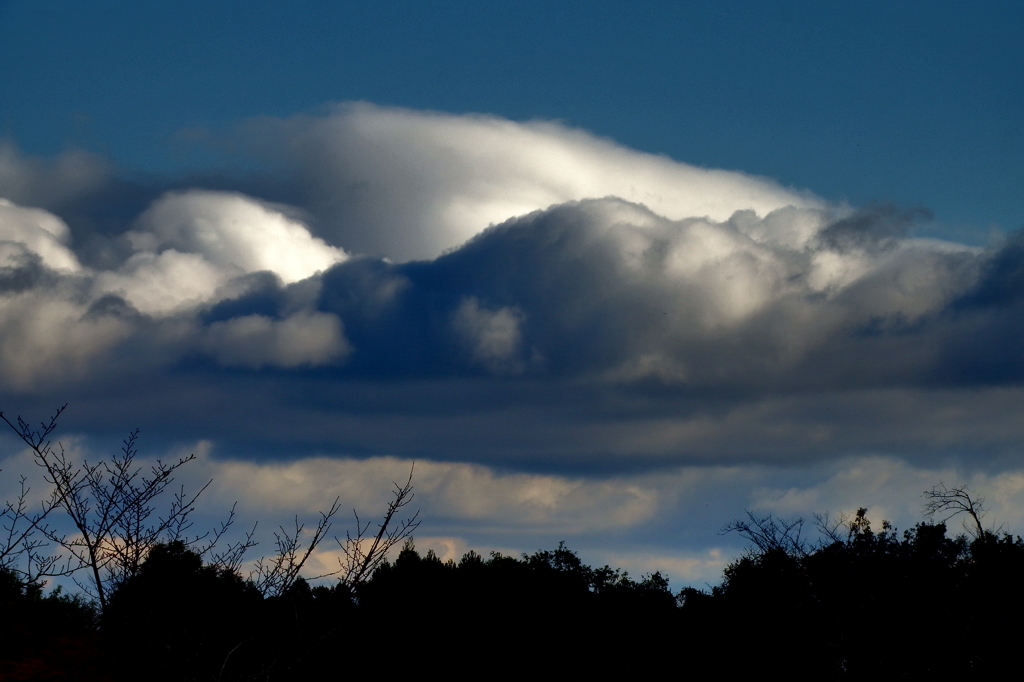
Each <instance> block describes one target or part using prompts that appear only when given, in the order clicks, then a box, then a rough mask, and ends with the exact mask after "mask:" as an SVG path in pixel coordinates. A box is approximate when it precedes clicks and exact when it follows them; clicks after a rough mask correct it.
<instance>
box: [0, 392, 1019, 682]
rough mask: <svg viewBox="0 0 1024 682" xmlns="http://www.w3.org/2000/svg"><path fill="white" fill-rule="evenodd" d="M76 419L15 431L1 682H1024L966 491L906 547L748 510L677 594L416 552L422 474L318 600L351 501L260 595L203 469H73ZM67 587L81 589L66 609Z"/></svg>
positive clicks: (282, 564)
mask: <svg viewBox="0 0 1024 682" xmlns="http://www.w3.org/2000/svg"><path fill="white" fill-rule="evenodd" d="M63 409H64V408H61V409H60V410H58V411H57V412H56V414H55V415H54V416H53V417H52V418H51V419H50V420H49V421H48V422H43V423H42V424H41V425H40V426H39V427H32V426H30V425H29V424H28V423H26V422H24V421H23V420H22V419H20V418H18V419H16V420H14V421H11V420H8V419H7V417H5V416H4V415H3V413H2V412H0V419H2V420H3V421H4V422H6V423H7V424H8V425H9V426H10V428H11V429H12V430H13V431H14V432H15V433H16V434H17V435H18V436H19V437H20V438H21V440H22V441H23V442H24V443H25V444H26V445H27V446H28V447H29V449H30V451H31V453H32V454H33V456H34V461H35V463H36V465H37V466H38V470H39V471H41V472H43V474H42V475H43V479H44V481H45V482H46V483H47V484H48V485H49V492H48V493H47V496H46V497H45V498H44V499H43V500H42V502H41V503H40V505H38V506H36V505H33V504H30V497H29V496H30V493H31V488H30V487H29V486H28V485H27V484H26V481H25V479H24V478H23V479H22V483H21V489H20V493H19V494H18V496H17V497H16V499H14V500H9V501H7V502H6V503H4V505H3V506H2V508H0V614H2V617H0V680H2V681H7V680H47V679H48V680H85V681H89V680H97V681H107V682H120V681H122V680H154V681H160V680H175V681H188V680H196V681H199V680H204V681H206V680H219V681H242V680H254V681H267V682H270V681H271V680H310V679H317V678H319V677H330V678H337V677H357V678H368V677H379V676H383V675H394V674H410V673H411V672H412V671H414V670H415V671H419V670H425V671H436V673H439V674H447V675H454V674H457V675H479V674H492V675H498V676H501V677H509V676H516V675H519V676H529V677H543V678H548V677H557V676H564V677H569V678H573V679H576V678H584V677H596V678H606V677H612V676H621V677H637V676H652V677H653V676H659V677H660V676H663V675H665V674H666V671H671V673H672V674H673V675H677V674H678V675H680V676H684V677H685V676H689V677H716V678H725V679H744V678H746V677H751V678H754V677H757V678H760V677H764V676H765V674H766V673H768V672H776V673H781V674H783V675H785V676H787V677H789V678H794V679H815V680H862V679H873V680H874V679H934V678H936V677H937V676H951V675H952V676H957V677H962V676H967V675H971V676H978V675H981V676H994V675H997V674H1005V673H1006V672H1007V671H1013V672H1016V669H1017V668H1018V667H1019V664H1018V657H1017V655H1016V645H1017V644H1018V642H1019V641H1020V638H1021V634H1022V630H1024V628H1022V626H1021V624H1020V623H1021V617H1020V614H1021V613H1024V608H1022V607H1024V581H1022V577H1024V540H1022V539H1021V538H1020V537H1019V536H1018V537H1014V536H1011V535H1009V534H1007V533H1002V532H998V531H993V530H990V529H986V528H985V527H984V525H983V523H982V519H983V517H984V515H985V510H984V506H983V500H982V499H980V498H977V497H976V496H974V495H973V493H972V492H971V491H970V490H969V489H968V488H966V487H964V486H960V487H953V488H947V487H945V486H944V485H942V484H940V485H939V486H936V487H935V488H933V489H932V490H931V491H927V492H925V498H926V504H925V507H924V511H925V517H926V521H924V522H921V523H919V524H918V525H916V526H915V527H914V528H912V529H910V530H907V531H904V532H902V533H898V532H897V531H896V530H895V529H894V528H892V527H891V526H890V525H889V524H888V523H887V522H883V523H882V527H881V530H879V531H875V530H873V529H872V527H871V524H870V523H869V521H868V519H867V516H866V511H865V510H864V509H860V510H859V511H858V512H857V513H856V514H854V515H850V516H840V517H838V518H831V517H829V516H828V515H824V516H819V517H816V521H817V523H816V527H817V530H818V536H817V539H816V540H814V541H811V540H808V539H807V538H806V537H805V536H804V534H803V533H804V528H805V524H804V522H803V520H801V519H796V520H791V521H786V520H783V519H778V518H774V517H772V516H757V515H755V514H752V513H749V512H748V514H747V518H745V519H741V520H738V521H736V522H734V523H732V524H729V525H728V526H727V527H726V528H725V529H724V530H725V531H727V532H736V533H739V534H740V535H742V536H743V537H744V538H746V540H747V541H748V543H749V549H748V550H747V552H746V553H745V554H743V555H742V556H741V557H739V558H738V559H736V560H735V561H733V562H732V563H730V564H729V565H728V566H727V567H726V569H725V571H724V575H723V578H722V581H721V583H720V584H718V585H717V586H714V587H708V588H707V589H700V588H695V587H687V588H684V589H682V590H680V591H679V592H678V593H673V592H672V591H671V589H670V587H669V584H668V581H667V580H666V579H665V578H664V577H663V576H662V575H661V574H659V573H654V574H652V575H647V576H643V577H641V578H640V579H639V580H637V579H634V578H631V577H630V576H629V575H628V574H626V573H624V572H622V571H620V570H618V569H612V568H610V567H608V566H605V567H602V568H592V567H590V566H587V565H586V564H584V563H583V562H582V561H581V560H580V559H579V557H578V556H577V555H576V554H575V553H574V552H573V551H571V550H569V549H568V548H566V547H565V546H564V545H559V547H558V548H557V549H554V550H548V551H538V552H535V553H534V554H531V555H526V554H524V555H522V556H520V557H513V556H505V555H502V554H498V553H494V554H491V555H490V556H489V557H483V556H480V555H478V554H476V553H474V552H469V553H467V554H466V555H465V556H463V557H462V558H461V559H460V560H458V561H442V560H441V559H440V558H439V557H437V556H436V555H435V554H434V553H433V552H429V551H428V552H427V553H426V554H425V555H423V554H420V553H419V552H418V551H417V550H416V548H415V546H414V545H413V543H412V538H411V534H412V532H413V531H414V530H415V529H416V528H417V526H418V521H417V517H418V512H417V513H413V514H412V515H411V516H410V517H408V518H405V519H404V520H402V518H401V516H400V515H401V514H403V513H404V509H405V508H406V507H407V506H408V505H409V503H410V502H411V501H412V499H413V493H412V472H410V476H409V479H408V480H407V481H406V482H405V484H404V485H402V484H398V483H396V484H395V487H394V490H393V491H392V499H391V501H390V502H389V503H388V505H387V509H386V511H385V512H384V514H383V517H382V519H381V520H380V522H379V523H377V524H376V525H374V524H372V523H368V522H362V521H360V519H359V518H358V516H357V517H356V518H355V525H356V527H355V530H354V531H353V532H351V533H346V535H345V537H344V539H341V538H335V539H336V540H337V542H338V550H337V552H338V554H339V557H340V558H339V563H338V568H337V570H335V571H334V572H332V573H331V574H330V576H320V577H321V578H324V579H325V580H326V581H323V580H321V581H319V582H318V583H317V584H310V583H309V582H307V581H306V580H305V579H303V577H302V574H303V573H302V572H303V568H304V565H305V563H306V560H307V559H308V558H309V557H310V556H311V553H312V552H313V551H314V549H316V548H317V546H318V544H319V543H320V542H322V541H323V540H325V538H327V537H329V536H328V533H329V531H330V529H331V524H332V522H333V519H334V518H335V516H336V514H337V513H338V510H339V502H338V501H337V500H336V501H335V502H334V504H333V505H331V506H330V507H329V508H328V510H327V511H325V512H321V514H320V518H319V520H318V521H317V523H316V524H315V526H313V525H310V527H309V528H305V527H304V526H303V525H302V524H301V523H300V522H299V520H298V519H296V521H295V527H294V529H293V530H287V529H285V528H280V529H279V531H280V532H279V533H275V537H276V544H275V552H274V554H273V555H272V556H265V557H262V558H258V559H256V560H255V561H250V562H248V565H249V566H250V568H251V570H249V571H248V573H247V574H243V572H242V569H243V566H244V565H246V563H247V562H246V561H245V559H244V555H245V552H246V551H248V550H250V549H252V548H253V547H254V546H255V545H256V542H255V541H254V540H253V533H254V530H255V529H254V530H252V531H249V532H248V533H247V534H245V535H244V537H243V538H242V539H240V540H235V541H234V542H233V543H229V544H226V545H225V544H224V542H226V539H227V538H228V535H227V532H228V530H229V528H230V527H231V525H232V523H233V519H234V511H233V510H232V512H231V515H230V516H229V517H228V519H227V520H226V521H225V522H224V523H222V524H221V525H220V526H219V528H217V529H215V530H213V531H210V532H208V533H200V534H198V535H196V534H190V533H191V532H192V531H190V528H191V525H192V524H191V520H190V514H191V512H192V510H193V503H194V502H195V500H196V499H197V498H198V496H199V493H196V494H192V495H186V493H185V491H184V490H183V489H181V490H180V491H179V492H176V493H173V494H170V495H168V494H165V491H167V490H169V489H170V490H172V491H173V489H171V488H169V486H170V484H171V483H172V481H173V474H174V472H175V471H177V470H178V469H179V468H180V467H181V466H184V465H186V464H187V463H188V462H189V461H191V459H192V458H191V457H187V458H182V459H180V460H179V461H177V462H172V463H170V464H165V463H161V462H159V461H157V463H156V464H155V465H153V466H152V467H151V471H150V473H149V474H144V473H143V472H142V468H141V467H140V466H139V465H137V464H136V450H135V443H136V441H137V436H138V432H134V433H132V434H131V435H129V437H128V438H127V439H125V442H124V447H123V449H122V451H121V453H120V454H118V455H115V456H113V457H111V458H110V459H109V460H106V461H97V462H93V463H89V462H86V461H82V462H80V463H79V462H76V461H75V460H73V459H72V458H71V457H70V456H68V455H66V454H65V452H64V450H63V448H61V447H60V444H59V443H57V444H56V445H53V444H52V443H51V441H50V440H49V437H50V434H51V433H52V432H53V431H54V429H55V428H56V423H57V418H58V417H59V416H60V414H61V412H62V411H63ZM199 492H200V493H201V492H202V490H200V491H199ZM168 498H169V499H168ZM958 515H959V516H960V518H963V519H965V520H966V521H967V524H965V526H964V527H965V530H967V533H963V534H959V535H951V534H950V533H948V532H947V527H946V524H945V522H946V521H948V520H949V519H951V518H953V517H954V516H958ZM61 518H63V519H64V521H63V522H62V523H63V524H64V525H63V526H62V525H61V523H58V519H61ZM937 519H938V520H937ZM68 524H70V526H71V527H72V528H73V529H74V532H70V533H69V532H66V531H64V530H62V528H65V527H68ZM968 524H969V525H968ZM371 528H375V530H371ZM403 542H404V546H403V545H402V544H400V543H403ZM399 548H401V550H400V551H398V550H399ZM392 549H394V551H395V552H397V554H395V552H392V551H391V550H392ZM391 557H393V559H392V558H391ZM53 578H63V579H64V580H65V581H68V580H70V581H72V582H73V583H74V584H75V585H76V586H77V588H78V591H77V592H75V593H67V592H64V591H63V590H61V589H59V588H58V589H56V590H52V591H50V592H49V593H46V592H45V590H44V586H45V585H46V583H47V581H48V580H50V579H53Z"/></svg>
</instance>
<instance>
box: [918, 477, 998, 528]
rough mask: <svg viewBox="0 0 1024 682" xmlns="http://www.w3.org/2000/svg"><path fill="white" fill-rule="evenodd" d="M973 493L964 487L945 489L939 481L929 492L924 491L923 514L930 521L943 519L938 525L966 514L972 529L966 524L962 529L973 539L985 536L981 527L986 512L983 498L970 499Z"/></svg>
mask: <svg viewBox="0 0 1024 682" xmlns="http://www.w3.org/2000/svg"><path fill="white" fill-rule="evenodd" d="M972 495H973V491H972V490H971V489H970V488H968V487H967V486H966V485H961V486H955V487H953V488H947V487H946V484H945V483H942V482H941V481H940V482H939V484H938V485H937V486H934V487H933V488H932V489H931V490H926V491H924V497H925V499H926V500H927V501H926V502H925V505H924V514H925V516H927V517H928V518H930V519H932V518H935V517H936V516H941V517H943V518H942V519H941V521H940V523H945V522H946V521H949V520H950V519H951V518H953V517H954V516H956V515H957V514H967V515H968V516H970V517H971V520H972V521H973V522H974V527H973V529H972V528H968V527H967V524H966V522H965V523H964V528H965V529H966V530H968V532H970V533H971V534H972V535H974V536H975V537H979V538H980V537H981V536H982V535H984V534H985V528H984V527H983V526H982V525H981V519H982V518H984V516H985V513H986V512H987V510H986V509H985V498H984V497H972Z"/></svg>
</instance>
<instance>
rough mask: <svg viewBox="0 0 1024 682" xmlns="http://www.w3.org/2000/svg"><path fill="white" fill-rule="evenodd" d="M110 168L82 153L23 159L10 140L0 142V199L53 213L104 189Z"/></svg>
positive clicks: (68, 152) (25, 157)
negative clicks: (58, 208)
mask: <svg viewBox="0 0 1024 682" xmlns="http://www.w3.org/2000/svg"><path fill="white" fill-rule="evenodd" d="M111 170H112V168H111V165H110V163H108V162H107V161H105V160H104V159H103V158H101V157H99V156H96V155H95V154H91V153H89V152H86V151H84V150H81V149H72V150H68V151H65V152H64V153H62V154H60V155H59V156H58V157H56V158H55V159H53V160H44V159H40V158H37V157H30V156H25V155H24V154H22V153H21V152H19V151H18V149H17V147H16V146H15V145H14V144H13V143H12V142H11V141H10V140H2V141H0V197H4V198H6V199H9V200H10V201H13V202H16V203H19V204H27V205H30V206H40V207H43V208H49V209H53V208H56V207H61V206H66V205H67V204H68V203H69V202H71V201H73V200H75V199H78V198H81V197H83V196H87V195H89V194H90V193H93V192H95V191H96V190H97V189H99V188H101V187H102V186H103V185H105V184H106V183H107V182H108V181H109V178H110V174H111Z"/></svg>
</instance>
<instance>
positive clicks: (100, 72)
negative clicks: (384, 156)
mask: <svg viewBox="0 0 1024 682" xmlns="http://www.w3.org/2000/svg"><path fill="white" fill-rule="evenodd" d="M1022 45H1024V4H1022V3H1019V2H972V3H966V2H960V3H952V2H905V3H882V2H861V3H853V4H842V5H840V4H833V3H816V2H776V3H755V2H648V3H644V4H643V5H642V6H638V5H636V4H635V3H624V2H606V1H594V0H591V1H589V2H558V3H551V2H532V1H523V2H487V3H474V2H452V1H450V0H445V1H442V2H430V3H426V2H386V3H385V2H381V3H364V2H335V3H321V2H291V3H287V4H285V3H270V2H261V1H254V0H247V1H246V2H224V1H218V2H191V1H181V2H174V3H135V2H121V1H93V2H88V3H79V2H38V1H33V2H20V1H14V2H4V3H2V4H0V131H2V133H3V134H4V135H5V136H7V137H8V138H10V139H13V140H14V141H15V142H16V143H17V144H18V145H19V146H20V147H21V149H22V150H23V151H25V152H28V153H32V154H43V155H51V154H55V153H57V152H59V151H60V150H62V149H63V148H65V147H67V146H69V145H78V146H84V147H86V148H88V149H92V150H94V151H98V152H101V153H103V154H105V155H108V156H110V157H112V158H113V160H114V161H115V162H116V163H117V164H118V165H119V166H120V167H121V168H122V169H126V170H127V171H132V170H149V171H178V170H182V169H183V168H185V167H188V166H191V165H193V164H195V163H196V162H197V161H198V160H199V159H200V158H201V157H200V156H199V155H197V154H196V153H194V150H193V151H189V148H188V146H187V145H184V144H182V143H181V142H180V140H181V138H180V136H178V135H177V133H178V132H179V131H180V130H182V129H185V128H213V129H222V128H224V127H226V126H229V125H230V124H232V123H233V122H235V121H238V120H240V119H244V118H246V117H251V116H257V115H274V116H287V115H291V114H294V113H296V112H300V111H310V110H316V109H317V108H318V107H320V106H322V105H323V104H324V103H327V102H337V101H347V100H368V101H372V102H376V103H379V104H388V105H399V106H406V107H412V108H430V109H438V110H442V111H450V112H471V111H476V112H488V113H495V114H499V115H502V116H506V117H510V118H513V119H517V120H523V119H530V118H545V119H561V120H564V121H565V122H567V123H569V124H571V125H574V126H580V127H583V128H586V129H588V130H591V131H593V132H595V133H597V134H599V135H603V136H607V137H610V138H613V139H615V140H617V141H619V142H621V143H623V144H625V145H628V146H632V147H635V148H638V149H641V150H645V151H650V152H656V153H663V154H667V155H669V156H671V157H673V158H676V159H679V160H682V161H687V162H690V163H694V164H698V165H705V166H712V167H721V168H729V169H737V170H743V171H745V172H749V173H756V174H763V175H767V176H771V177H774V178H777V179H778V180H780V181H781V182H783V183H785V184H789V185H793V186H799V187H806V188H809V189H811V190H813V191H814V192H816V193H818V194H820V195H822V196H824V197H826V198H829V199H833V200H836V199H847V200H849V201H850V202H853V203H854V204H863V203H865V202H869V201H884V200H894V201H896V202H898V203H901V204H904V205H915V204H920V205H924V206H927V207H930V208H931V209H932V210H933V211H934V212H935V214H936V217H937V219H938V220H939V222H940V223H942V224H943V227H940V228H939V229H940V231H941V232H942V233H944V234H945V235H947V236H952V237H959V238H961V239H964V240H967V241H984V240H985V235H986V234H987V232H988V229H989V226H990V225H992V224H995V225H998V226H999V227H1001V228H1002V229H1004V230H1010V229H1015V228H1017V227H1020V226H1021V225H1022V224H1024V132H1022V128H1024V124H1022V121H1024V116H1022V113H1024V48H1022V47H1021V46H1022ZM175 140H178V142H175Z"/></svg>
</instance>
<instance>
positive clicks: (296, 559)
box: [249, 498, 341, 597]
mask: <svg viewBox="0 0 1024 682" xmlns="http://www.w3.org/2000/svg"><path fill="white" fill-rule="evenodd" d="M340 501H341V498H335V500H334V504H332V505H331V508H330V509H328V510H327V511H326V512H320V520H319V521H318V522H317V526H316V530H314V531H313V534H312V536H311V537H310V538H309V542H308V543H307V544H306V547H305V549H303V546H302V539H301V536H302V531H303V530H304V528H305V526H303V524H300V523H299V517H297V516H296V517H295V531H294V532H290V531H287V530H285V528H284V526H280V527H279V529H280V531H281V532H280V533H274V541H275V544H276V546H277V553H276V554H275V555H274V556H273V557H271V558H270V559H267V558H266V557H264V558H261V559H258V560H257V561H256V565H255V568H254V569H253V571H252V573H251V574H250V575H249V581H250V582H251V583H252V584H253V585H254V586H255V587H256V589H258V590H259V591H260V593H261V594H263V596H265V597H274V596H280V595H282V594H284V593H286V592H287V591H288V590H289V589H291V587H292V586H293V585H294V584H295V583H296V582H297V581H298V580H299V578H300V577H301V571H302V568H303V566H305V565H306V561H307V560H308V559H309V557H310V555H311V554H312V553H313V550H315V549H316V548H317V546H318V545H319V544H320V543H321V542H323V539H324V538H325V537H326V536H327V533H328V531H330V529H331V525H332V523H333V519H334V517H335V516H336V515H337V514H338V511H339V510H340V509H341V505H340ZM254 530H255V529H254ZM253 544H255V543H253ZM335 573H337V572H336V571H335V572H334V573H328V574H324V575H319V576H314V577H313V578H311V579H312V580H316V579H317V578H326V577H327V576H329V575H334V574H335Z"/></svg>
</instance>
